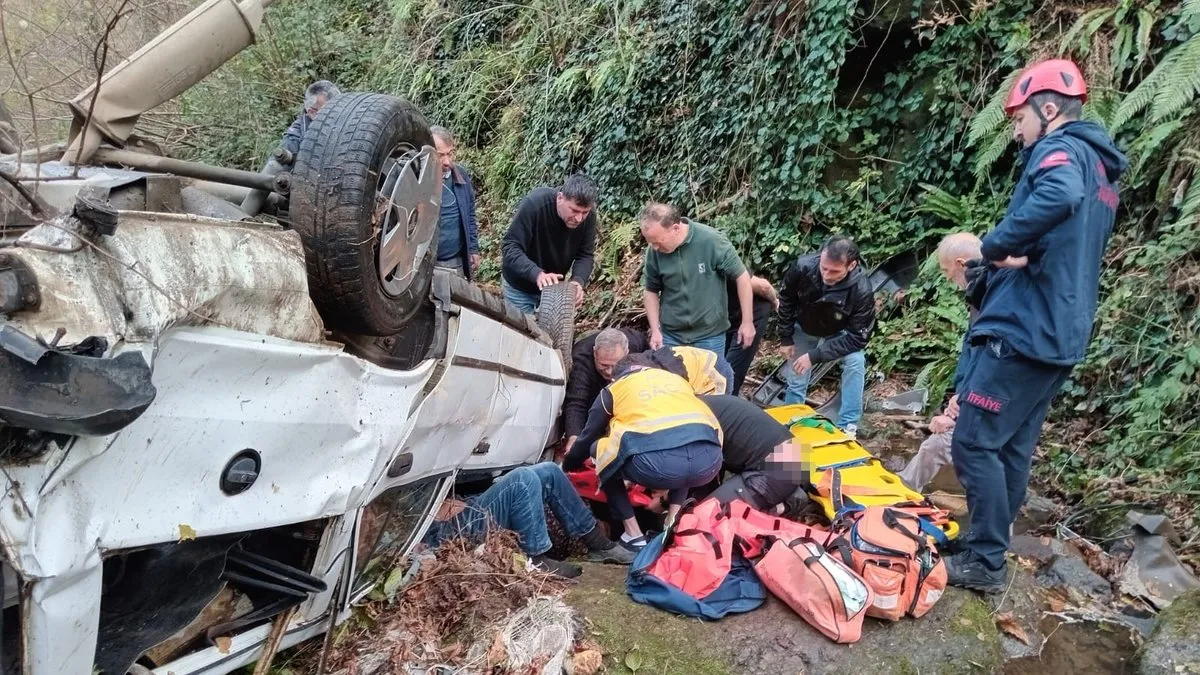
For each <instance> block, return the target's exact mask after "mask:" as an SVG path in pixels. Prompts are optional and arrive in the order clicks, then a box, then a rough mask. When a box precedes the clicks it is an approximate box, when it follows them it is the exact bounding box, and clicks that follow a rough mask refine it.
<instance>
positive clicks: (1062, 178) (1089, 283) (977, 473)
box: [946, 59, 1128, 591]
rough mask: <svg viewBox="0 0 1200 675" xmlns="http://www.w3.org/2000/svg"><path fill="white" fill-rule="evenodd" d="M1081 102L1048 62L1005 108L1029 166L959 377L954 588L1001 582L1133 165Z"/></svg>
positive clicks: (950, 570)
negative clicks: (1037, 453)
mask: <svg viewBox="0 0 1200 675" xmlns="http://www.w3.org/2000/svg"><path fill="white" fill-rule="evenodd" d="M1086 100H1087V85H1086V83H1085V82H1084V79H1083V74H1082V73H1080V72H1079V68H1078V67H1076V65H1075V64H1074V63H1072V62H1070V61H1066V60H1061V59H1053V60H1049V61H1043V62H1041V63H1038V64H1035V65H1033V66H1032V67H1030V68H1029V69H1027V70H1026V71H1024V72H1023V73H1021V75H1020V76H1019V77H1018V78H1017V81H1016V83H1015V84H1014V86H1013V88H1012V91H1011V92H1009V97H1008V100H1007V102H1006V103H1005V106H1004V108H1005V112H1006V113H1007V114H1008V115H1009V116H1010V117H1011V118H1012V122H1013V140H1015V141H1016V142H1017V143H1018V144H1019V145H1021V146H1023V149H1022V151H1021V158H1022V159H1023V160H1024V168H1023V169H1022V175H1021V179H1020V181H1019V182H1018V183H1017V187H1016V190H1015V192H1014V193H1013V196H1012V200H1011V201H1010V202H1009V205H1008V210H1007V212H1006V213H1005V215H1004V218H1003V219H1002V220H1001V221H1000V223H999V224H998V225H997V226H996V227H995V229H993V230H992V231H991V232H989V233H988V234H987V235H986V236H985V237H984V238H983V245H982V252H983V259H984V260H985V261H987V262H988V263H990V269H989V270H988V273H987V288H986V291H985V293H984V295H983V298H982V301H981V304H980V305H979V314H978V316H977V317H976V319H975V322H974V323H973V324H972V325H971V328H970V330H969V332H968V334H967V342H968V344H969V345H970V348H969V349H965V350H964V351H963V354H962V356H961V357H960V364H959V365H960V368H959V373H961V376H956V381H955V389H956V391H957V392H958V406H959V413H958V420H957V421H956V425H955V427H954V436H953V438H952V440H951V442H950V455H951V458H952V459H953V461H954V470H955V472H956V473H957V474H958V478H959V480H960V481H962V484H963V487H965V488H966V491H967V506H968V508H969V510H970V513H971V526H970V529H969V530H968V535H967V537H966V542H965V549H964V550H963V551H962V552H961V553H958V554H955V555H953V556H950V557H949V558H947V559H946V573H947V577H948V581H949V583H950V584H953V585H955V586H961V587H964V588H972V589H975V590H980V591H999V590H1002V589H1003V588H1004V587H1005V582H1006V580H1007V577H1008V574H1007V572H1008V570H1007V567H1008V565H1007V562H1006V560H1005V552H1006V551H1007V549H1008V545H1009V541H1010V536H1011V535H1010V532H1011V530H1010V526H1011V525H1012V523H1013V521H1014V520H1016V517H1017V513H1018V512H1019V510H1020V508H1021V503H1022V502H1023V501H1024V500H1025V490H1026V487H1027V486H1028V483H1029V472H1030V469H1031V465H1032V463H1033V453H1034V448H1035V447H1036V446H1037V441H1038V437H1039V436H1040V435H1041V431H1042V422H1043V421H1044V420H1045V419H1046V412H1047V411H1048V410H1049V408H1050V403H1051V402H1052V401H1053V399H1054V396H1055V395H1056V394H1057V393H1058V390H1059V389H1060V388H1061V387H1062V385H1063V382H1064V381H1065V380H1066V379H1067V375H1068V374H1069V373H1070V371H1071V368H1072V367H1073V366H1074V365H1075V364H1076V363H1078V362H1079V361H1081V360H1083V356H1084V353H1085V352H1086V351H1087V346H1088V342H1089V341H1090V340H1091V336H1092V322H1093V320H1094V319H1095V316H1096V305H1097V302H1098V298H1099V291H1100V271H1101V268H1102V266H1103V264H1104V251H1105V248H1106V247H1107V245H1108V238H1109V235H1110V234H1111V233H1112V228H1113V221H1114V220H1115V219H1116V211H1117V204H1118V201H1119V197H1118V187H1117V180H1118V179H1119V178H1120V176H1121V174H1122V173H1124V171H1125V169H1126V168H1127V167H1128V162H1127V160H1126V159H1125V156H1124V155H1122V154H1121V152H1120V151H1119V150H1118V149H1117V148H1116V146H1115V145H1114V144H1113V141H1112V139H1111V138H1110V137H1109V136H1108V134H1107V132H1105V131H1104V129H1103V127H1100V126H1099V125H1097V124H1095V123H1093V122H1085V121H1082V120H1081V119H1080V118H1081V116H1082V113H1083V104H1084V102H1085V101H1086Z"/></svg>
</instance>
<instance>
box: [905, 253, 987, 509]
mask: <svg viewBox="0 0 1200 675" xmlns="http://www.w3.org/2000/svg"><path fill="white" fill-rule="evenodd" d="M981 247H982V243H981V242H980V240H979V237H977V236H975V235H973V234H971V233H970V232H956V233H954V234H950V235H946V237H945V238H944V239H942V241H941V243H940V244H938V250H937V257H938V266H939V267H940V268H941V270H942V274H944V275H945V276H946V278H947V279H949V280H950V281H951V282H952V283H953V284H954V285H955V286H958V287H959V289H961V290H962V291H963V294H964V295H965V298H966V301H967V313H968V319H967V320H968V322H970V323H974V321H975V315H976V313H977V312H978V308H979V303H980V302H981V301H982V300H983V294H984V293H985V292H986V290H987V288H986V279H985V278H984V274H985V273H986V271H987V267H986V265H984V264H983V262H982V258H983V253H982V252H981V251H982V249H981ZM965 347H966V345H964V348H965ZM962 370H963V366H962V360H960V361H959V366H958V369H957V370H955V372H954V388H955V390H957V388H958V385H959V383H960V380H961V379H962V377H963V375H964V374H965V373H963V372H962ZM957 419H958V394H954V395H953V396H951V397H950V401H949V403H947V404H946V409H945V410H943V411H942V413H941V414H939V415H935V416H934V417H933V419H931V420H929V431H930V436H929V438H926V439H925V441H924V442H923V443H921V448H920V449H919V450H917V454H916V455H915V456H914V457H913V458H912V459H911V460H909V462H908V465H907V466H905V467H904V470H902V471H901V472H900V474H899V475H900V479H901V480H903V481H904V482H905V483H906V484H908V485H909V486H910V487H912V488H913V489H915V490H922V489H924V487H925V485H926V484H928V483H929V481H931V480H933V477H934V476H936V475H937V474H938V472H939V471H941V470H942V467H944V466H946V465H947V464H950V439H951V437H952V436H953V435H954V423H955V420H957Z"/></svg>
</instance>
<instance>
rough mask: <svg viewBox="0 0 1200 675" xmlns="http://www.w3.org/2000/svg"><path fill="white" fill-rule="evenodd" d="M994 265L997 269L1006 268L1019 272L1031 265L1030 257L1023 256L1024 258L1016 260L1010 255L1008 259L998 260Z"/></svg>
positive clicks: (1020, 257)
mask: <svg viewBox="0 0 1200 675" xmlns="http://www.w3.org/2000/svg"><path fill="white" fill-rule="evenodd" d="M992 264H993V265H995V266H996V267H1006V268H1008V269H1013V270H1019V269H1021V268H1022V267H1024V266H1026V265H1028V264H1029V256H1024V255H1023V256H1019V257H1016V258H1014V257H1013V256H1011V255H1010V256H1008V257H1007V258H1005V259H1004V260H997V261H996V262H993V263H992Z"/></svg>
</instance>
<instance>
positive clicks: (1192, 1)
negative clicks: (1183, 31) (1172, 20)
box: [1179, 0, 1200, 23]
mask: <svg viewBox="0 0 1200 675" xmlns="http://www.w3.org/2000/svg"><path fill="white" fill-rule="evenodd" d="M1196 17H1200V0H1183V11H1181V12H1180V13H1179V19H1180V20H1181V21H1183V22H1184V23H1187V22H1189V21H1191V20H1192V19H1194V18H1196Z"/></svg>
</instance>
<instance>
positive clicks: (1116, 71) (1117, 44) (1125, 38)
mask: <svg viewBox="0 0 1200 675" xmlns="http://www.w3.org/2000/svg"><path fill="white" fill-rule="evenodd" d="M1133 40H1134V37H1133V29H1132V28H1131V27H1130V26H1129V24H1122V25H1121V27H1120V28H1118V29H1117V37H1116V39H1115V40H1113V50H1112V57H1111V58H1112V70H1113V80H1114V81H1116V82H1120V81H1121V74H1122V73H1124V72H1125V64H1126V62H1128V61H1129V57H1130V56H1131V55H1132V54H1133Z"/></svg>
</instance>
